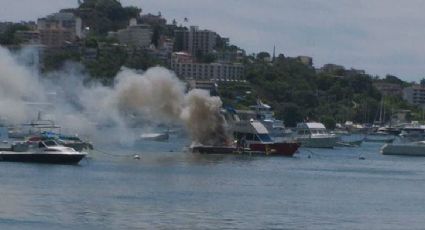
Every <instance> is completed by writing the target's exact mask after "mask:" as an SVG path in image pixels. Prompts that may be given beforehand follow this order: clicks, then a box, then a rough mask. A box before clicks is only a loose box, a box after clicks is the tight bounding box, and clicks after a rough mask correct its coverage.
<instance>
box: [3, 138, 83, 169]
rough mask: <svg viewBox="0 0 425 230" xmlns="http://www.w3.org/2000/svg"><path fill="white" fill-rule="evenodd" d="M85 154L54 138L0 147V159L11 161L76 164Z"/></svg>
mask: <svg viewBox="0 0 425 230" xmlns="http://www.w3.org/2000/svg"><path fill="white" fill-rule="evenodd" d="M86 155H87V154H86V153H83V152H78V151H76V150H75V149H73V148H70V147H65V146H63V145H59V144H58V143H56V142H55V141H54V140H47V141H39V142H38V143H37V142H21V143H15V144H13V145H12V146H11V147H10V148H1V149H0V161H12V162H30V163H48V164H78V162H80V161H81V159H83V158H84V157H85V156H86Z"/></svg>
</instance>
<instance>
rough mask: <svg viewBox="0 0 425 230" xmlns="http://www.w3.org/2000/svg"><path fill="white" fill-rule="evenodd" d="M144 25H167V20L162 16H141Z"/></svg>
mask: <svg viewBox="0 0 425 230" xmlns="http://www.w3.org/2000/svg"><path fill="white" fill-rule="evenodd" d="M141 20H142V23H144V24H149V25H165V24H167V20H166V19H165V18H163V17H162V16H161V15H153V14H145V15H142V16H141Z"/></svg>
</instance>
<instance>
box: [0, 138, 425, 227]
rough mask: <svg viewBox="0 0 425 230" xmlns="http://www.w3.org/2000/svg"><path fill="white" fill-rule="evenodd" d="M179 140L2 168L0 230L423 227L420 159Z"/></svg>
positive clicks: (372, 150)
mask: <svg viewBox="0 0 425 230" xmlns="http://www.w3.org/2000/svg"><path fill="white" fill-rule="evenodd" d="M186 144H188V143H187V141H186V140H183V139H171V140H170V142H168V143H150V142H143V143H139V144H137V145H135V146H130V147H128V146H127V147H126V146H112V147H106V146H104V147H103V148H100V147H99V146H96V147H97V148H98V149H99V150H101V151H102V152H99V151H92V152H91V153H90V157H89V158H87V159H85V160H83V161H81V162H80V164H79V165H74V166H73V165H46V164H24V163H8V162H1V163H0V196H1V197H0V229H423V228H424V226H425V218H424V213H425V158H417V157H398V156H383V155H381V154H379V148H380V147H381V145H380V144H376V143H363V145H362V147H359V148H335V149H300V151H299V153H297V154H296V156H295V157H293V158H287V157H251V156H225V155H199V154H192V153H188V152H184V151H182V149H183V148H184V146H185V145H186ZM134 154H138V155H139V156H140V159H139V160H137V159H134V158H133V155H134Z"/></svg>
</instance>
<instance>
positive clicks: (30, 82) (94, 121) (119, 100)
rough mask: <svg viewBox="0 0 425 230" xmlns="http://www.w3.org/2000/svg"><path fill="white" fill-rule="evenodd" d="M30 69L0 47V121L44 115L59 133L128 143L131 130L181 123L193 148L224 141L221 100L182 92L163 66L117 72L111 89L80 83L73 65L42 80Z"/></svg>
mask: <svg viewBox="0 0 425 230" xmlns="http://www.w3.org/2000/svg"><path fill="white" fill-rule="evenodd" d="M28 53H31V52H30V51H28V50H24V52H21V53H20V54H19V55H20V56H21V57H22V56H24V57H25V56H27V55H28ZM33 70H34V68H33V67H31V66H29V65H28V64H26V65H23V64H22V63H19V61H18V60H17V55H15V54H11V53H10V52H9V51H7V50H6V49H3V48H0V106H1V108H2V109H0V118H3V119H5V120H6V121H7V122H8V123H9V124H20V123H26V122H28V121H29V120H31V119H34V118H35V117H36V116H37V115H36V114H37V112H38V111H45V112H46V114H49V115H53V119H54V120H55V122H56V123H57V124H58V125H59V126H61V127H63V130H62V131H63V132H68V133H70V134H79V135H80V136H87V137H90V138H91V139H92V140H93V141H95V142H97V143H104V142H107V143H116V142H117V141H118V142H120V143H132V142H134V141H135V140H136V139H137V138H138V136H139V135H140V133H139V132H140V130H139V131H135V129H134V126H139V125H142V126H143V127H149V126H151V127H152V126H155V125H157V124H173V125H183V126H184V127H185V128H186V130H187V132H188V133H189V135H190V136H191V138H192V141H193V143H196V144H204V145H215V144H219V143H220V144H222V143H223V142H224V141H225V140H226V139H227V138H226V134H225V129H224V124H225V123H224V119H223V117H222V116H221V114H220V108H221V100H220V99H219V98H218V97H211V96H210V95H209V93H208V92H207V91H203V90H192V91H190V92H188V93H186V92H185V89H186V86H185V84H184V83H183V82H181V81H180V80H179V79H178V78H177V77H176V76H175V74H174V73H173V72H171V71H169V70H167V69H165V68H162V67H154V68H150V69H148V70H147V71H146V72H144V73H139V72H137V71H135V70H131V69H127V68H123V69H122V70H121V71H120V72H119V73H118V74H117V76H116V77H115V81H114V84H113V85H112V86H104V85H102V84H100V83H98V82H93V81H90V83H88V84H87V83H86V84H84V82H86V81H85V80H87V79H88V76H87V75H86V74H85V71H84V68H83V67H82V66H81V65H79V64H75V63H68V64H66V65H65V66H64V68H63V69H61V70H60V71H58V72H53V73H50V74H48V75H46V76H41V75H40V74H38V73H37V71H33Z"/></svg>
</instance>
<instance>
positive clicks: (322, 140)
mask: <svg viewBox="0 0 425 230" xmlns="http://www.w3.org/2000/svg"><path fill="white" fill-rule="evenodd" d="M337 139H338V138H337V137H334V136H333V137H297V138H296V140H297V141H298V142H300V143H301V147H307V148H333V147H335V146H336V142H337Z"/></svg>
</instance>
